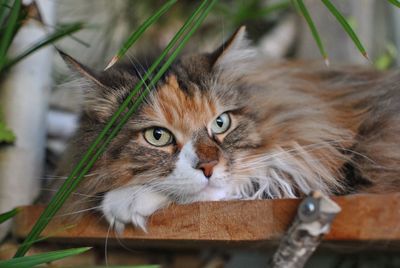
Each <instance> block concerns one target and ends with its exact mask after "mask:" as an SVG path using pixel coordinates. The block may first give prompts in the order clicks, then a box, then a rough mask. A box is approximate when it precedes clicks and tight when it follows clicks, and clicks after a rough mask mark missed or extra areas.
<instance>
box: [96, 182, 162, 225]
mask: <svg viewBox="0 0 400 268" xmlns="http://www.w3.org/2000/svg"><path fill="white" fill-rule="evenodd" d="M169 203H170V201H169V200H168V198H167V197H166V196H165V195H163V194H161V193H159V192H156V191H154V190H152V189H149V188H148V187H144V186H127V187H124V188H119V189H116V190H112V191H110V192H107V193H106V194H105V195H104V199H103V201H102V204H101V211H102V212H103V214H104V216H105V217H106V219H107V221H108V222H109V223H110V225H112V226H113V227H114V228H115V230H116V231H117V232H122V231H123V230H124V226H125V224H133V225H134V226H135V227H139V228H141V229H142V230H143V231H146V221H147V218H148V217H149V216H150V215H152V214H153V213H154V212H155V211H157V210H158V209H160V208H163V207H165V206H167V205H168V204H169Z"/></svg>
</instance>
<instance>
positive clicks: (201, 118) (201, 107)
mask: <svg viewBox="0 0 400 268" xmlns="http://www.w3.org/2000/svg"><path fill="white" fill-rule="evenodd" d="M191 87H192V89H191V91H190V94H189V93H188V92H187V90H186V89H183V88H181V87H180V84H179V83H178V79H177V77H176V75H174V74H171V75H169V76H168V77H167V78H166V79H165V83H164V84H163V85H162V86H161V87H160V88H158V89H157V90H156V91H154V92H153V94H152V96H151V101H150V102H149V105H147V106H146V107H144V109H143V111H142V112H143V115H144V116H145V117H146V118H147V119H149V120H151V121H153V122H154V123H155V124H157V123H158V124H159V125H160V126H162V127H166V128H169V129H170V130H171V131H174V132H178V133H180V134H181V135H182V136H183V137H182V139H185V138H187V137H188V136H190V135H191V134H192V133H193V132H194V131H196V130H198V129H200V128H204V127H205V126H207V125H208V124H209V122H210V121H211V120H212V119H213V118H215V117H216V116H218V112H219V110H220V109H221V107H219V105H218V103H217V100H216V99H215V98H214V97H213V96H212V91H210V90H206V91H205V90H200V89H198V88H196V87H197V86H196V85H195V84H192V85H191ZM178 133H176V134H177V135H178ZM184 136H185V137H184Z"/></svg>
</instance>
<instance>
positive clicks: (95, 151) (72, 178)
mask: <svg viewBox="0 0 400 268" xmlns="http://www.w3.org/2000/svg"><path fill="white" fill-rule="evenodd" d="M216 1H217V0H214V1H212V2H211V4H210V5H209V7H208V8H206V5H207V4H208V2H209V1H208V0H204V1H203V2H202V3H201V4H200V6H199V7H198V8H197V9H196V10H195V12H193V14H192V15H191V16H190V17H189V18H188V20H187V21H186V22H185V24H184V25H183V26H182V28H181V29H180V30H179V31H178V32H177V33H176V35H175V36H174V38H173V39H172V40H171V41H170V43H169V44H168V45H167V47H166V48H165V50H164V51H163V53H162V54H161V56H160V57H159V58H158V59H157V60H156V62H155V63H154V64H153V65H152V66H151V67H150V68H149V70H148V72H147V73H146V74H145V76H144V78H143V80H141V81H140V82H139V83H138V84H137V85H136V87H135V89H134V90H133V91H132V92H131V93H130V95H129V96H128V97H127V99H126V100H125V101H124V102H123V103H122V105H121V106H120V107H119V108H118V110H117V111H116V112H115V113H114V115H113V116H112V117H111V119H110V120H109V122H108V123H107V125H106V126H105V128H104V129H103V130H102V131H101V132H100V134H99V135H98V136H97V138H96V139H95V140H94V142H92V143H91V145H90V147H89V149H88V150H87V152H86V153H85V154H84V156H83V157H82V159H81V161H79V163H78V164H77V165H76V167H75V168H74V170H73V171H72V173H71V174H70V175H69V177H68V178H67V180H66V181H65V182H64V184H63V185H62V186H61V187H60V189H59V191H57V193H56V194H55V196H54V197H53V198H52V199H51V201H50V203H49V205H48V206H47V208H46V209H45V210H44V212H43V213H42V214H41V216H40V217H39V219H38V220H37V222H36V224H35V225H34V226H33V228H32V230H31V231H30V233H29V234H28V236H27V237H26V239H25V242H24V244H25V245H23V246H21V247H20V248H19V249H18V251H17V253H16V254H15V257H20V256H23V255H24V254H25V253H26V252H27V250H28V249H29V247H30V245H31V244H30V241H33V240H35V239H37V237H38V236H39V235H40V233H41V232H42V231H43V229H44V228H45V227H46V225H47V224H48V222H49V221H50V220H51V218H52V217H53V216H54V215H55V213H56V212H57V211H58V210H59V209H60V207H61V206H62V204H63V203H64V202H65V200H66V199H67V197H68V196H69V195H70V194H71V192H72V191H73V190H74V189H75V188H76V187H77V185H78V184H79V182H80V181H81V180H82V179H83V177H84V176H85V174H86V173H87V172H88V171H89V170H90V168H91V167H92V166H93V164H94V163H95V161H96V160H97V158H98V157H99V156H100V155H101V154H102V153H103V151H104V150H105V149H106V147H107V145H108V143H109V142H110V141H111V140H112V138H113V137H114V136H115V135H116V134H117V133H118V131H119V130H120V128H122V126H123V124H124V123H125V122H126V121H127V119H129V116H130V115H132V114H133V112H134V110H132V109H136V108H137V107H138V105H139V102H138V101H135V103H134V105H133V106H132V107H131V109H130V110H129V113H127V114H129V116H126V115H125V117H124V119H123V120H121V121H119V122H120V123H119V125H118V126H117V127H116V128H114V129H113V130H112V133H111V134H109V132H110V129H111V128H112V127H113V126H114V124H115V123H116V122H117V119H118V117H119V116H120V115H121V114H122V112H123V111H125V110H126V109H127V108H128V106H129V105H131V104H132V99H133V98H134V97H135V96H136V94H137V93H138V92H139V90H140V88H141V87H142V86H143V84H144V81H146V80H147V79H148V78H149V77H151V75H152V72H154V71H155V70H156V69H157V67H158V65H159V64H160V63H161V62H162V61H163V59H164V57H165V56H166V55H167V54H168V52H169V51H170V50H171V49H172V48H173V47H174V46H175V45H176V43H177V42H178V40H179V39H180V38H181V37H182V35H183V34H184V32H185V31H186V30H187V29H188V28H189V27H191V26H192V24H193V21H194V20H195V18H197V16H199V19H198V20H204V18H205V16H204V14H206V15H207V14H208V12H209V11H210V8H211V7H212V6H214V4H215V2H216ZM205 12H206V13H205ZM199 14H200V15H199ZM195 25H198V24H195ZM197 27H198V26H196V27H192V29H193V30H192V31H191V33H193V31H194V29H197ZM184 40H185V43H186V41H187V39H184ZM182 42H183V41H182ZM180 49H181V48H180ZM174 55H175V54H174ZM175 56H176V55H175ZM167 63H169V64H170V61H167ZM167 63H166V64H167ZM164 66H165V65H164ZM168 66H169V65H168ZM161 69H162V70H164V69H165V68H164V67H162V68H161ZM159 73H160V72H159ZM157 77H158V78H160V77H161V75H158V76H157ZM155 82H156V81H155V80H154V79H153V80H152V83H153V84H154V83H155ZM145 92H147V91H145ZM143 99H144V97H142V98H140V100H139V101H141V100H143ZM121 122H122V124H121ZM108 134H109V135H108ZM107 135H108V137H107Z"/></svg>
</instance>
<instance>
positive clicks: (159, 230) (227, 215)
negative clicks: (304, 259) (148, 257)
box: [14, 193, 400, 247]
mask: <svg viewBox="0 0 400 268" xmlns="http://www.w3.org/2000/svg"><path fill="white" fill-rule="evenodd" d="M334 200H335V201H336V202H337V203H338V204H339V205H340V206H341V208H342V212H341V213H340V214H339V215H338V217H337V218H336V219H335V220H334V223H333V226H332V230H331V232H330V233H329V234H328V235H327V236H326V237H325V240H327V241H353V242H354V241H356V242H357V241H358V242H360V241H368V242H369V243H370V242H371V241H375V242H379V241H384V242H385V243H386V242H388V241H389V242H395V241H400V193H395V194H387V195H351V196H343V197H335V198H334ZM299 202H300V200H295V199H281V200H255V201H229V202H202V203H194V204H190V205H173V206H171V207H169V208H167V209H164V210H162V211H160V212H158V213H156V214H155V215H153V216H152V217H151V218H150V219H149V222H148V233H144V232H143V231H141V230H135V229H134V228H133V227H131V226H128V227H127V228H126V230H125V232H124V233H123V235H116V234H115V233H114V232H109V230H108V225H107V224H106V222H105V221H104V220H103V219H101V218H100V217H99V215H93V214H86V215H85V216H84V217H83V218H81V219H80V220H79V221H78V222H77V223H76V224H77V225H76V226H75V227H73V228H71V229H67V230H65V229H64V228H65V223H64V224H63V223H62V222H60V220H57V221H53V222H52V223H51V224H50V225H49V226H48V227H47V228H46V229H45V231H44V232H43V234H42V235H43V236H51V237H52V238H51V239H52V240H56V241H60V242H62V241H66V242H78V243H79V242H82V241H84V242H85V243H99V242H101V243H104V241H105V238H106V237H107V234H108V235H109V242H111V243H112V242H115V241H116V236H118V237H119V239H123V242H124V243H127V244H131V245H138V246H149V245H150V246H169V245H172V246H180V247H186V246H188V245H190V246H196V245H199V246H201V245H204V244H207V245H209V244H210V243H211V244H219V245H221V244H222V245H228V244H229V245H239V246H240V245H253V246H257V245H271V244H276V243H277V242H278V241H279V238H280V237H281V236H282V235H283V233H284V232H285V230H286V229H287V227H288V226H289V225H290V223H291V221H292V219H293V217H294V215H295V213H296V209H297V206H298V204H299ZM43 209H44V208H43V207H41V206H27V207H23V210H22V212H21V213H19V214H18V216H17V217H16V219H15V224H14V234H15V235H16V236H17V237H25V236H26V235H27V233H28V232H29V230H30V229H31V228H32V226H33V224H34V222H35V220H36V219H37V218H38V217H39V215H40V213H41V212H42V211H43Z"/></svg>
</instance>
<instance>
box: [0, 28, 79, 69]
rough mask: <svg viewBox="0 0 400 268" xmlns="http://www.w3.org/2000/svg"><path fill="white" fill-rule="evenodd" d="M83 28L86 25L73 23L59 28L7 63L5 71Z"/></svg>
mask: <svg viewBox="0 0 400 268" xmlns="http://www.w3.org/2000/svg"><path fill="white" fill-rule="evenodd" d="M83 27H84V24H83V23H80V22H78V23H73V24H70V25H65V26H62V27H60V28H58V29H57V30H56V31H55V32H53V33H51V34H49V35H47V36H45V37H44V38H43V39H41V40H39V41H38V42H37V43H35V44H34V45H32V46H31V47H29V48H28V49H26V50H25V51H23V52H22V53H21V54H19V55H18V56H16V57H15V58H12V59H11V60H9V61H6V63H5V65H4V67H3V68H4V70H5V69H8V68H10V67H11V66H13V65H15V64H16V63H18V62H19V61H21V60H23V59H24V58H25V57H27V56H29V55H30V54H32V53H33V52H35V51H37V50H39V49H41V48H42V47H44V46H47V45H49V44H52V43H54V42H56V41H57V40H59V39H61V38H63V37H65V36H68V35H70V34H72V33H75V32H77V31H79V30H81V29H82V28H83Z"/></svg>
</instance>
